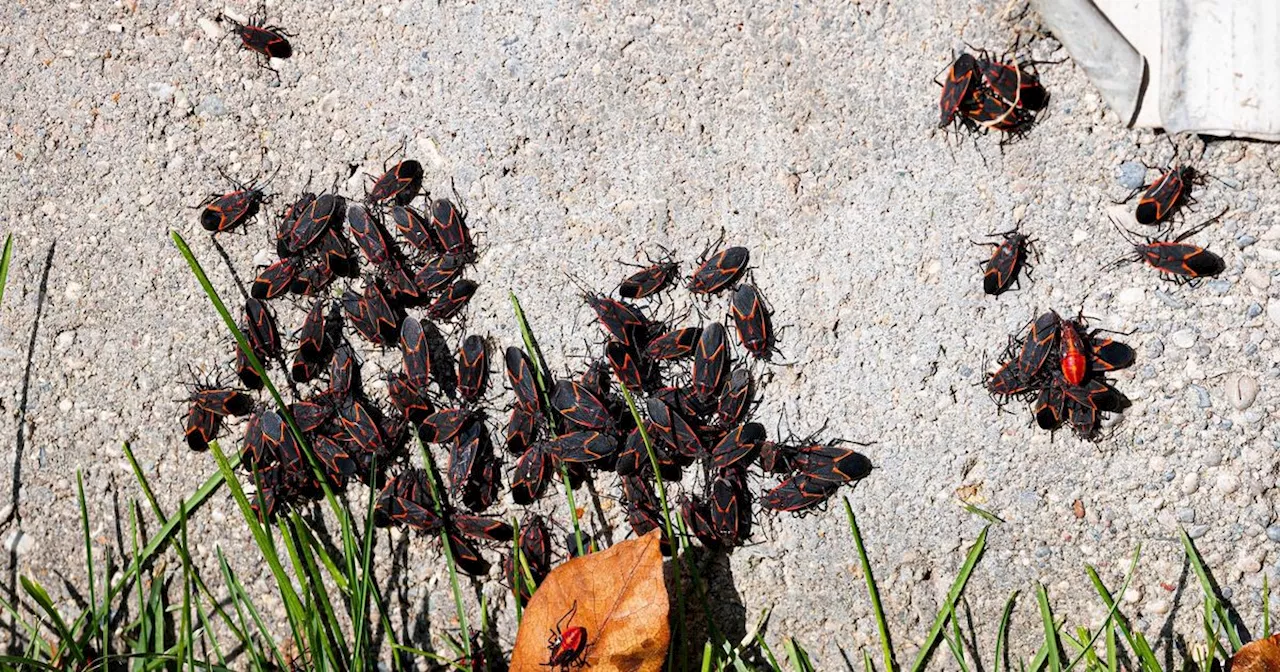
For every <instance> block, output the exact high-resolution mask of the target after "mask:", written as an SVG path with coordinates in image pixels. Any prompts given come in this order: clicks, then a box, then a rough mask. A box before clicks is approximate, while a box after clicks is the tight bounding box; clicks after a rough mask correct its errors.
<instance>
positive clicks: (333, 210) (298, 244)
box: [276, 194, 346, 256]
mask: <svg viewBox="0 0 1280 672" xmlns="http://www.w3.org/2000/svg"><path fill="white" fill-rule="evenodd" d="M308 196H310V200H309V201H308V200H307V197H308ZM345 202H346V201H345V199H343V198H342V197H341V196H338V195H337V194H321V195H320V196H319V197H316V196H314V195H311V194H303V195H302V200H299V201H298V202H297V203H295V204H294V205H293V206H292V207H291V208H290V211H291V212H293V211H296V212H297V213H298V214H297V219H296V220H294V222H293V224H292V225H291V226H289V227H288V228H287V229H286V230H285V231H284V233H283V234H282V235H280V236H278V237H277V242H276V248H277V251H278V252H282V253H283V254H281V255H280V256H288V255H292V254H297V253H299V252H301V251H303V250H304V249H306V248H308V247H311V246H312V245H314V244H315V243H316V242H318V241H319V240H320V239H321V236H323V235H324V234H325V233H326V232H328V231H329V230H330V228H333V229H337V227H338V226H339V225H341V224H342V216H343V213H344V212H345V210H344V209H343V207H344V206H343V204H344V203H345ZM304 203H305V204H306V205H303V204H304ZM299 208H301V209H300V210H299ZM286 221H288V220H287V219H286Z"/></svg>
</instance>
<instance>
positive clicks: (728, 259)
mask: <svg viewBox="0 0 1280 672" xmlns="http://www.w3.org/2000/svg"><path fill="white" fill-rule="evenodd" d="M750 258H751V253H750V252H749V251H748V250H747V248H745V247H730V248H728V249H725V250H721V251H720V252H717V253H715V254H713V255H711V256H710V257H708V258H707V259H706V260H705V261H703V262H702V263H701V264H700V265H699V266H698V269H697V270H696V271H694V272H693V278H692V279H690V280H689V291H691V292H693V293H694V294H712V293H715V292H718V291H720V290H721V289H724V288H725V287H728V286H729V285H730V284H732V283H733V281H734V280H737V279H738V276H740V275H742V272H743V271H745V270H746V269H747V262H748V261H749V260H750Z"/></svg>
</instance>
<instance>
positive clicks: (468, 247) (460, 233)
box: [431, 198, 475, 261]
mask: <svg viewBox="0 0 1280 672" xmlns="http://www.w3.org/2000/svg"><path fill="white" fill-rule="evenodd" d="M431 223H432V224H433V225H434V226H435V229H436V236H437V237H438V238H439V240H440V245H441V247H443V248H444V253H445V254H446V255H449V256H452V257H456V258H459V259H464V260H467V261H471V260H472V259H473V258H474V257H475V244H474V243H473V242H472V241H471V229H470V228H469V227H468V226H467V222H466V217H465V216H464V215H463V214H462V213H461V212H459V211H458V208H457V206H455V205H454V204H453V201H450V200H448V199H444V198H441V199H437V200H436V201H435V202H434V203H432V204H431Z"/></svg>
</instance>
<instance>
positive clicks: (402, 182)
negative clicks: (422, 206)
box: [365, 159, 422, 205]
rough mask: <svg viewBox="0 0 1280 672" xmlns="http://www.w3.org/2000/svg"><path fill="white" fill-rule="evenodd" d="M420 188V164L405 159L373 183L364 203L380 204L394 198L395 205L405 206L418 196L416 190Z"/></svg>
mask: <svg viewBox="0 0 1280 672" xmlns="http://www.w3.org/2000/svg"><path fill="white" fill-rule="evenodd" d="M421 187H422V164H421V163H418V162H417V161H414V160H413V159H406V160H404V161H401V162H400V163H397V164H396V165H394V166H392V167H391V169H390V170H388V171H387V172H385V173H383V175H382V177H379V178H378V179H377V181H376V182H374V183H373V188H372V189H370V190H369V195H368V196H366V197H365V201H366V202H368V203H381V202H382V201H385V200H387V199H391V198H394V199H395V200H396V203H397V204H399V205H406V204H408V203H409V202H410V201H412V200H413V197H414V196H417V195H418V189H420V188H421Z"/></svg>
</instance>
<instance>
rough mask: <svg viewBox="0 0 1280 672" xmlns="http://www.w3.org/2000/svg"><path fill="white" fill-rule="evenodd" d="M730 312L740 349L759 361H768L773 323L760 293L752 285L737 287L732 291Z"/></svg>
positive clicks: (771, 348) (744, 284)
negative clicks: (736, 329) (743, 349)
mask: <svg viewBox="0 0 1280 672" xmlns="http://www.w3.org/2000/svg"><path fill="white" fill-rule="evenodd" d="M730 312H731V313H732V315H733V324H734V326H735V327H737V328H738V340H739V341H740V342H741V343H742V347H743V348H746V350H747V352H749V353H751V354H752V355H754V356H755V357H757V358H759V359H768V358H769V354H770V351H771V350H773V341H774V333H773V321H772V320H771V319H770V317H769V309H768V308H767V307H766V306H765V304H764V299H762V298H760V292H759V291H757V290H756V288H755V287H754V286H753V285H749V284H746V283H743V284H741V285H738V288H737V289H735V290H734V291H733V300H732V302H731V303H730Z"/></svg>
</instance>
